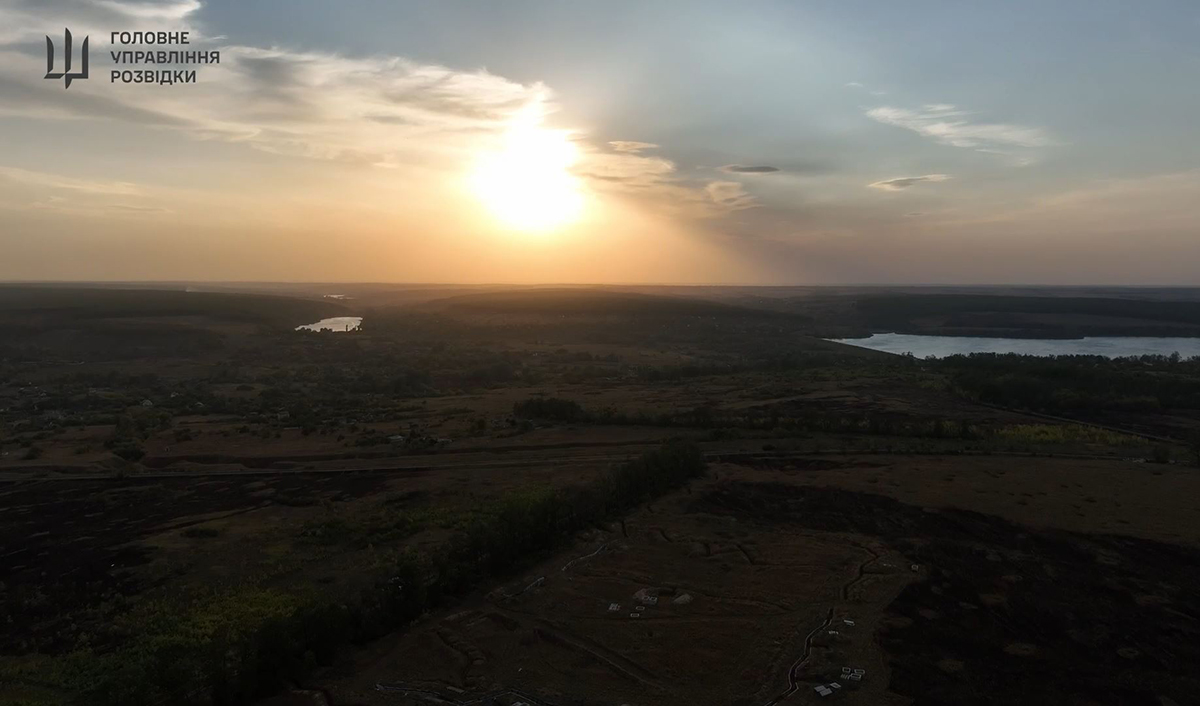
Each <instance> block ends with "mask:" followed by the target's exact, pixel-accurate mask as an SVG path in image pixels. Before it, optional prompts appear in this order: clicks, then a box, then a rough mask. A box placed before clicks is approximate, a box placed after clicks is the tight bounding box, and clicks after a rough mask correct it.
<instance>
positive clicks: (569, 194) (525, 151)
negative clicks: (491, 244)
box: [471, 121, 584, 233]
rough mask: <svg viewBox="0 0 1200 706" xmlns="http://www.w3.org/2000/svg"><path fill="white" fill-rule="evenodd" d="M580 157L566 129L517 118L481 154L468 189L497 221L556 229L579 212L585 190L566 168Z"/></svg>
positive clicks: (543, 230) (539, 229)
mask: <svg viewBox="0 0 1200 706" xmlns="http://www.w3.org/2000/svg"><path fill="white" fill-rule="evenodd" d="M578 158H579V150H578V149H577V148H576V146H575V144H574V143H573V142H572V141H571V135H570V133H569V132H567V131H563V130H549V129H546V128H543V127H541V126H540V125H538V124H536V123H533V122H530V121H518V122H517V123H516V124H514V125H513V126H512V127H511V128H510V129H509V130H508V131H507V132H506V133H505V135H504V137H503V140H502V143H501V144H500V146H499V147H498V148H497V149H495V150H493V151H490V152H487V153H484V154H482V155H480V156H479V159H478V161H477V162H476V164H475V168H474V170H473V172H472V174H471V189H472V191H473V192H474V194H475V196H476V197H477V198H478V199H479V200H480V202H481V203H482V204H483V206H484V207H485V208H486V209H487V210H488V212H489V213H490V214H491V216H492V217H493V218H494V219H496V221H497V222H498V223H499V224H500V225H502V226H504V227H506V228H511V229H513V230H518V231H521V232H526V233H546V232H550V231H554V230H557V229H559V228H561V227H563V226H566V225H569V224H571V223H574V222H575V221H577V220H579V217H580V215H581V214H582V212H583V201H584V198H583V192H582V191H581V188H580V184H579V180H578V179H577V178H576V177H575V176H573V175H572V174H571V171H570V168H571V165H572V164H574V163H575V161H576V160H577V159H578Z"/></svg>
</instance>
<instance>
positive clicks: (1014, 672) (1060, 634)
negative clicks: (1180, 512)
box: [696, 483, 1200, 704]
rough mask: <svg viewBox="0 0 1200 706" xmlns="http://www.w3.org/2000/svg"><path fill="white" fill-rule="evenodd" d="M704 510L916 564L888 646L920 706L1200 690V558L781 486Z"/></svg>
mask: <svg viewBox="0 0 1200 706" xmlns="http://www.w3.org/2000/svg"><path fill="white" fill-rule="evenodd" d="M696 507H697V509H703V510H707V511H710V512H714V513H718V514H721V515H729V516H733V517H738V518H740V519H747V520H752V521H756V522H760V523H768V524H777V525H785V526H788V525H791V526H800V527H804V528H807V529H811V530H818V531H822V532H848V533H853V534H856V535H863V536H866V537H871V538H874V539H875V540H876V541H880V542H882V543H884V544H885V545H887V546H889V547H893V548H894V549H895V551H898V552H902V553H903V554H904V556H905V557H907V558H908V559H909V560H911V561H912V562H913V564H914V565H916V566H917V567H918V570H919V571H920V573H921V574H922V579H923V580H921V581H916V582H913V583H911V584H910V585H908V586H907V587H906V588H905V589H904V590H903V591H902V592H901V593H900V594H899V596H898V597H897V598H896V600H895V601H894V602H892V603H891V604H890V605H889V606H888V607H887V611H886V614H885V618H884V621H883V624H882V626H881V628H882V629H881V630H880V631H879V646H880V648H881V649H882V650H883V651H884V652H885V653H886V654H887V660H888V663H889V665H890V668H891V682H890V689H891V690H892V691H893V692H895V693H897V694H899V695H901V696H905V697H908V698H910V699H912V700H913V702H914V703H928V704H954V703H995V704H1008V703H1039V704H1040V703H1045V704H1063V703H1113V704H1160V703H1170V702H1171V701H1167V700H1164V698H1163V697H1165V698H1166V699H1171V700H1173V702H1174V703H1189V702H1190V701H1191V699H1192V698H1193V697H1194V695H1195V693H1196V690H1197V687H1200V683H1198V681H1197V679H1198V677H1197V674H1196V673H1195V671H1194V669H1193V667H1194V665H1195V664H1197V663H1198V662H1197V660H1200V652H1198V650H1200V602H1198V601H1197V598H1196V594H1195V592H1194V591H1192V590H1190V588H1189V586H1191V585H1194V583H1195V581H1196V580H1197V579H1200V551H1197V550H1196V549H1194V548H1189V547H1181V546H1177V545H1172V544H1166V543H1160V542H1152V541H1147V540H1140V539H1133V538H1129V537H1119V536H1112V535H1096V534H1079V533H1068V532H1062V531H1053V530H1038V529H1033V528H1030V527H1027V526H1021V525H1016V524H1013V523H1011V522H1008V521H1006V520H1003V519H1001V518H998V517H995V516H990V515H984V514H981V513H975V512H969V511H964V510H958V509H953V508H941V509H934V508H922V507H919V506H914V505H908V504H905V503H901V502H898V501H896V500H893V499H891V498H886V497H883V496H878V495H871V494H866V493H857V492H851V491H845V490H841V489H836V488H800V487H796V486H792V485H787V484H780V483H731V484H729V485H727V486H725V487H722V488H718V489H715V490H714V491H712V492H711V493H709V494H708V495H706V496H705V497H704V498H703V499H701V500H700V501H699V502H698V503H697V505H696Z"/></svg>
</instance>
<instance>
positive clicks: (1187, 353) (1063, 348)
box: [831, 333, 1200, 358]
mask: <svg viewBox="0 0 1200 706" xmlns="http://www.w3.org/2000/svg"><path fill="white" fill-rule="evenodd" d="M831 340H834V341H836V342H837V343H846V344H849V345H851V346H859V347H861V348H870V349H872V350H877V351H884V352H887V353H898V354H904V353H912V354H913V355H915V356H916V357H918V358H927V357H929V356H933V357H934V358H944V357H946V356H948V355H955V354H962V355H968V354H971V353H1020V354H1022V355H1047V356H1049V355H1102V356H1105V357H1107V358H1119V357H1122V356H1132V355H1171V354H1172V353H1178V354H1179V355H1181V356H1183V357H1184V358H1190V357H1192V356H1200V338H1153V337H1149V336H1089V337H1086V338H1078V339H1070V340H1060V339H1046V338H976V337H968V336H916V335H912V334H907V333H876V334H872V335H871V336H869V337H867V338H841V339H831Z"/></svg>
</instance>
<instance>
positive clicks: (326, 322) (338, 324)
mask: <svg viewBox="0 0 1200 706" xmlns="http://www.w3.org/2000/svg"><path fill="white" fill-rule="evenodd" d="M361 324H362V317H361V316H333V317H330V318H328V319H321V320H320V321H318V322H317V323H315V324H304V325H303V326H297V327H296V330H297V331H333V332H335V333H345V332H346V331H353V330H355V329H357V328H358V327H359V326H360V325H361Z"/></svg>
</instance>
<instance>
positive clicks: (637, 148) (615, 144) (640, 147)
mask: <svg viewBox="0 0 1200 706" xmlns="http://www.w3.org/2000/svg"><path fill="white" fill-rule="evenodd" d="M608 144H609V146H610V147H612V148H613V149H614V150H616V151H618V152H628V153H630V154H637V153H638V152H644V151H646V150H653V149H657V148H658V145H656V144H654V143H652V142H638V141H636V140H613V141H612V142H609V143H608Z"/></svg>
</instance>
